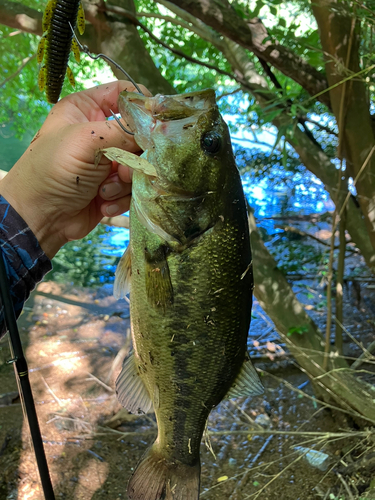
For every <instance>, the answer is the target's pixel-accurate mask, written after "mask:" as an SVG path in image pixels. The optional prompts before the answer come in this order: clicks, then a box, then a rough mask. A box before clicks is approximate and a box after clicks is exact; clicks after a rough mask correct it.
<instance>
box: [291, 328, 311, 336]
mask: <svg viewBox="0 0 375 500" xmlns="http://www.w3.org/2000/svg"><path fill="white" fill-rule="evenodd" d="M308 331H309V327H308V326H307V325H303V326H293V327H292V328H289V331H288V333H287V336H288V337H291V336H292V335H303V334H304V333H307V332H308Z"/></svg>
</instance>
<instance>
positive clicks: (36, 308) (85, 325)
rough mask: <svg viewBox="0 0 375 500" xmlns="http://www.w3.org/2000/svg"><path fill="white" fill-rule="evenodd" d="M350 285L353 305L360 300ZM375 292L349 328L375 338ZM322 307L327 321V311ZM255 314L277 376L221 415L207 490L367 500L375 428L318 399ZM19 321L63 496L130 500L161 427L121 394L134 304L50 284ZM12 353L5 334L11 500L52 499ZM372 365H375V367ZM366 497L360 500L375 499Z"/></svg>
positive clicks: (0, 456) (349, 347)
mask: <svg viewBox="0 0 375 500" xmlns="http://www.w3.org/2000/svg"><path fill="white" fill-rule="evenodd" d="M349 292H350V291H349ZM349 292H348V293H347V299H346V300H347V304H351V303H352V298H351V296H350V293H349ZM373 295H374V294H373V290H372V289H371V288H368V289H367V288H366V289H364V292H363V294H362V306H361V305H359V307H358V308H357V309H356V308H353V306H351V307H350V308H349V307H348V308H347V310H349V309H350V310H351V311H354V312H353V313H352V314H351V317H350V318H349V320H348V318H346V324H349V326H348V329H350V332H351V334H352V335H353V336H354V337H357V339H359V340H358V342H363V344H364V345H368V344H369V343H371V341H373V340H374V339H375V335H374V324H373V320H371V317H372V318H373V317H374V316H373V315H372V316H371V314H373V312H374V310H373V307H374V305H375V302H374V300H373ZM316 300H317V301H318V300H319V297H317V299H316ZM312 309H314V306H313V307H312ZM313 312H314V314H315V315H316V317H315V319H316V320H317V321H318V322H319V318H320V315H321V320H322V318H323V312H322V313H321V312H320V311H319V308H316V310H314V311H313ZM254 316H255V319H254V321H253V332H252V337H251V338H250V340H249V348H250V351H251V352H252V354H253V356H254V358H255V361H256V366H257V367H258V368H261V369H263V370H265V371H266V372H267V373H268V374H265V375H264V377H263V382H264V385H265V388H266V391H265V394H264V395H263V396H260V397H257V398H254V399H252V400H251V401H250V399H237V400H230V401H225V402H223V403H221V404H220V405H219V407H218V408H217V409H215V410H214V411H213V412H212V414H211V416H210V419H209V423H208V430H209V431H215V432H221V434H220V435H217V436H212V435H211V436H210V438H209V439H207V443H206V444H205V443H202V447H201V459H202V484H201V497H202V498H204V499H205V500H242V499H247V498H261V499H262V500H268V499H270V500H276V499H277V500H284V499H285V500H286V499H288V500H290V499H293V500H297V499H300V500H309V499H316V498H321V499H333V500H335V499H337V500H339V499H354V498H359V497H360V495H361V494H362V493H363V492H364V491H365V490H366V489H367V488H369V486H370V484H371V482H372V483H375V481H374V480H373V476H374V477H375V438H374V432H373V431H372V430H371V429H369V430H368V431H367V434H366V432H362V433H355V430H353V428H352V427H348V426H347V427H345V423H343V420H342V419H341V418H337V416H335V414H332V413H331V412H330V411H329V410H327V409H324V408H322V407H321V406H319V404H318V403H317V401H316V400H315V399H314V397H313V392H312V388H311V384H310V383H308V379H307V377H306V376H305V375H304V374H303V373H301V372H300V371H299V369H298V368H297V367H296V366H295V365H294V364H293V360H292V359H291V358H290V357H289V355H288V353H287V352H286V351H285V346H283V345H282V344H281V343H280V340H279V339H278V337H277V334H276V332H275V331H274V330H273V328H272V325H270V324H269V321H268V319H267V318H266V317H265V316H264V314H263V313H262V311H261V310H260V308H259V306H258V305H257V304H255V307H254ZM371 321H372V322H371ZM19 326H20V330H21V335H22V341H23V343H24V346H25V352H26V357H27V360H28V363H29V369H30V380H31V384H32V388H33V393H34V398H35V402H36V407H37V412H38V417H39V421H40V426H41V432H42V436H43V440H44V443H45V450H46V455H47V460H48V463H49V467H50V472H51V476H52V481H53V486H54V490H55V495H56V498H61V499H77V500H78V499H82V500H102V499H108V500H121V499H126V498H127V496H126V485H127V481H128V478H129V477H130V475H131V473H132V471H133V470H134V468H135V466H136V464H137V462H138V461H139V459H140V458H141V456H142V454H143V453H144V452H145V450H146V449H147V447H148V446H149V445H150V444H151V443H152V441H153V439H154V437H155V434H156V424H155V421H154V417H153V415H152V414H150V415H143V416H132V415H129V414H128V413H127V412H125V411H124V410H122V412H121V413H120V414H118V412H119V411H120V406H119V404H118V403H117V401H116V397H115V395H114V392H113V387H114V380H115V378H116V376H117V374H118V372H119V370H120V366H121V363H122V360H123V358H124V357H125V355H126V354H127V352H128V351H129V348H130V338H129V308H128V304H127V303H126V302H125V301H119V302H117V301H115V299H114V298H113V297H112V295H111V287H103V288H99V289H78V288H74V287H71V286H70V287H68V286H61V285H57V284H56V283H53V282H47V283H42V284H40V285H39V286H38V288H37V290H36V291H35V292H34V293H33V294H32V296H31V298H30V299H29V301H28V302H27V304H26V307H25V311H24V313H23V315H22V316H21V319H20V321H19ZM366 332H367V333H366ZM345 340H346V344H345V349H346V351H347V352H352V353H353V354H354V355H357V354H360V352H361V349H360V347H358V346H357V345H356V346H355V345H354V344H353V342H352V341H351V340H350V339H349V337H345ZM358 350H359V352H358ZM10 357H11V356H10V352H9V346H8V341H7V339H3V340H2V341H1V342H0V380H1V389H0V393H1V394H2V395H0V500H11V499H14V500H16V499H17V500H29V499H33V500H42V499H43V494H42V492H41V488H40V485H39V479H38V472H37V469H36V462H35V458H34V454H33V450H32V448H31V445H30V439H29V434H28V427H27V423H25V421H24V418H23V413H22V406H21V403H20V399H19V398H18V396H17V384H16V379H15V376H14V372H13V368H12V366H11V365H9V364H7V363H6V361H7V360H8V359H10ZM372 362H374V360H373V359H372ZM363 366H366V368H367V369H368V370H371V366H372V365H371V364H366V365H363ZM312 432H314V433H316V434H314V435H311V434H309V433H312ZM330 433H331V434H330ZM361 460H362V461H365V462H366V463H365V462H363V463H364V465H363V467H362V468H360V467H359V466H357V465H356V464H359V463H362V462H360V461H361ZM374 488H375V485H374ZM348 491H349V493H348ZM366 495H367V496H362V497H361V498H363V499H364V498H368V499H370V498H375V496H374V497H372V496H371V494H368V493H366Z"/></svg>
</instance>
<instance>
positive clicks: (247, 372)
mask: <svg viewBox="0 0 375 500" xmlns="http://www.w3.org/2000/svg"><path fill="white" fill-rule="evenodd" d="M263 393H264V387H263V384H262V382H261V381H260V378H259V375H258V373H257V371H256V370H255V368H254V366H253V363H252V362H251V359H250V356H249V354H248V353H246V356H245V361H244V362H243V365H242V367H241V370H240V372H239V374H238V375H237V378H236V380H235V381H234V384H233V385H232V387H231V388H230V389H229V391H228V392H227V395H226V396H225V397H226V399H232V398H240V397H242V396H259V395H260V394H263Z"/></svg>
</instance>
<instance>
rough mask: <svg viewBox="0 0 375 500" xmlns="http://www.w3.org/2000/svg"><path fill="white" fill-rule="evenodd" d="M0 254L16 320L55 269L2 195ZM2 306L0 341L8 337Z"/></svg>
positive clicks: (0, 313) (0, 202) (28, 229)
mask: <svg viewBox="0 0 375 500" xmlns="http://www.w3.org/2000/svg"><path fill="white" fill-rule="evenodd" d="M0 250H1V251H2V253H3V257H4V261H5V268H6V271H7V275H8V280H9V283H10V293H11V297H12V300H13V306H14V310H15V313H16V317H17V318H18V316H19V315H20V313H21V311H22V308H23V305H24V303H25V301H26V300H27V298H28V297H29V295H30V292H31V291H32V290H33V289H34V288H35V286H36V285H37V283H39V281H41V280H42V279H43V276H44V275H45V274H47V273H48V271H50V270H51V269H52V265H51V261H50V260H49V258H48V257H47V256H46V254H45V253H44V252H43V250H42V249H41V247H40V245H39V243H38V240H37V239H36V237H35V235H34V234H33V232H32V231H31V229H30V228H29V227H28V226H27V224H26V223H25V221H24V220H23V219H22V217H21V216H20V215H18V213H17V212H16V211H15V210H14V209H13V208H12V207H11V206H10V204H9V203H8V202H7V201H6V200H5V198H3V197H2V196H1V195H0ZM5 332H6V328H5V324H4V311H3V305H2V304H1V300H0V338H1V337H2V336H3V335H4V334H5Z"/></svg>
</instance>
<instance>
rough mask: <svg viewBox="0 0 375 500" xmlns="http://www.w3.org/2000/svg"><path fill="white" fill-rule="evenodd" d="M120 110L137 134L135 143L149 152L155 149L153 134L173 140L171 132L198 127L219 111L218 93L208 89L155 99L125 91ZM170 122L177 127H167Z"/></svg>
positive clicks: (159, 96)
mask: <svg viewBox="0 0 375 500" xmlns="http://www.w3.org/2000/svg"><path fill="white" fill-rule="evenodd" d="M118 108H119V111H120V113H121V116H122V117H123V118H124V120H125V123H126V125H127V126H128V127H129V129H130V130H131V132H133V133H134V134H135V137H134V138H135V141H136V142H137V144H138V145H139V146H140V147H141V148H142V149H143V151H146V150H148V149H150V148H151V147H152V142H153V141H152V139H151V134H152V133H153V132H155V131H156V130H157V131H159V132H161V133H162V134H163V135H167V134H168V136H173V135H174V134H170V132H171V129H172V130H175V131H177V130H182V131H184V130H187V129H189V128H190V127H193V126H194V125H195V124H196V123H197V121H198V119H199V117H200V116H201V115H202V113H206V112H207V111H208V110H209V109H212V108H216V99H215V91H214V90H212V89H208V90H201V91H198V92H190V93H187V94H176V95H162V94H157V95H156V96H154V97H148V96H144V95H142V94H138V93H136V92H126V91H124V92H121V94H120V95H119V98H118ZM167 122H174V123H171V127H167ZM176 122H178V125H177V123H176ZM163 125H164V126H163Z"/></svg>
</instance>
